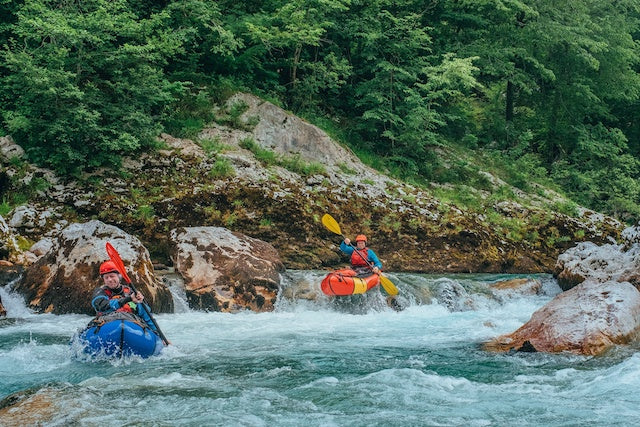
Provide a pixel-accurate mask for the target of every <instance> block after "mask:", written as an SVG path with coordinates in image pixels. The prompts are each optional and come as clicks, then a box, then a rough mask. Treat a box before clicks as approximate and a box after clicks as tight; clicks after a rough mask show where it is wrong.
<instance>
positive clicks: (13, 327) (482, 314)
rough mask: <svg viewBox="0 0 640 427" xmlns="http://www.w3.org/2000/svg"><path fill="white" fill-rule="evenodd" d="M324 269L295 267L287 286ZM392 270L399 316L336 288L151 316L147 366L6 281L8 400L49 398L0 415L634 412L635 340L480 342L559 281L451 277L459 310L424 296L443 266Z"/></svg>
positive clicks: (594, 421) (631, 417) (245, 417)
mask: <svg viewBox="0 0 640 427" xmlns="http://www.w3.org/2000/svg"><path fill="white" fill-rule="evenodd" d="M321 277H322V273H320V272H289V273H288V274H287V277H286V283H285V286H289V287H296V286H299V284H300V283H303V282H304V283H319V280H320V278H321ZM389 277H390V278H391V279H392V280H393V281H394V283H395V284H396V285H398V287H399V289H400V292H401V294H402V295H404V296H405V298H406V299H405V300H404V303H405V305H407V308H406V309H405V310H404V311H401V312H395V311H393V310H391V309H389V308H387V307H386V305H385V304H384V298H383V297H382V296H381V295H377V294H372V295H368V296H367V298H366V299H365V301H364V302H363V304H365V305H366V307H362V306H359V305H358V301H352V303H353V305H354V307H353V308H354V309H353V310H352V311H351V312H350V311H349V309H348V307H347V306H346V305H344V304H343V305H340V306H335V305H333V304H332V303H331V302H330V301H328V299H326V298H319V299H316V300H300V299H296V298H295V297H294V298H289V299H282V300H281V301H279V302H278V304H277V310H276V311H275V312H273V313H260V314H256V313H248V312H245V313H236V314H223V313H202V312H191V311H188V310H186V309H184V308H182V312H181V313H175V314H161V315H156V320H157V321H158V323H159V324H160V326H161V327H162V329H163V331H164V332H165V334H166V335H167V337H169V339H170V340H171V341H172V343H173V345H172V346H170V347H169V348H167V349H165V350H164V351H163V353H162V354H161V355H160V356H158V357H154V358H151V359H148V360H144V361H143V360H139V359H135V358H134V359H125V360H116V361H104V360H103V361H97V362H95V361H94V362H90V361H83V360H76V359H74V358H73V357H72V349H71V348H70V347H69V345H68V342H69V338H70V337H71V335H73V333H74V332H75V331H76V330H77V329H78V328H80V327H82V326H84V325H85V324H86V323H87V321H88V320H89V317H88V316H81V315H63V316H55V315H48V314H47V315H34V314H31V313H30V312H29V311H28V310H27V309H26V308H24V304H23V303H22V301H21V299H20V298H19V297H17V296H16V295H13V294H11V293H10V292H9V290H8V289H6V288H5V289H0V296H1V297H2V300H3V302H4V303H5V305H6V306H7V308H8V311H9V316H8V318H7V319H3V320H0V399H3V398H7V397H8V396H9V399H11V400H14V399H13V396H11V395H12V394H13V393H16V392H23V394H25V395H29V396H30V397H29V398H28V399H25V400H24V401H29V400H40V401H43V402H45V405H40V406H38V407H37V408H38V409H36V410H34V409H33V408H31V407H29V408H27V406H26V405H25V406H24V408H23V409H21V406H20V405H21V403H20V402H19V403H18V404H16V405H15V407H14V409H12V412H11V413H10V414H8V415H6V416H5V418H4V419H3V418H2V417H1V416H0V425H11V423H12V422H15V420H16V419H19V417H20V416H22V414H21V413H20V411H21V410H22V411H24V412H25V413H24V416H25V417H26V416H27V412H28V413H29V417H31V418H23V420H29V421H31V422H33V421H34V420H35V421H36V422H39V423H41V424H42V425H80V426H98V425H107V426H112V425H113V426H116V425H149V426H163V425H167V426H169V425H172V426H173V425H183V426H201V425H225V426H226V425H230V426H267V425H268V426H271V425H277V426H300V425H307V426H391V425H394V426H395V425H403V426H513V425H518V426H541V425H544V426H574V425H575V426H578V425H637V424H639V423H640V410H639V409H638V407H639V405H640V393H638V389H639V387H640V369H639V368H640V356H639V355H638V354H637V353H636V352H635V349H632V348H619V349H615V350H614V351H611V352H610V353H609V354H607V355H605V356H600V357H583V356H575V355H548V354H538V353H515V354H493V353H487V352H485V351H483V350H482V349H481V344H482V343H483V342H484V341H486V340H489V339H491V338H492V337H495V336H497V335H500V334H503V333H507V332H511V331H513V330H515V329H516V328H518V327H519V326H520V325H522V324H523V323H524V322H526V321H527V320H528V319H529V318H530V316H531V314H532V313H533V312H534V311H535V310H536V309H538V308H540V307H541V306H543V305H544V304H545V303H546V302H548V301H549V300H550V299H551V298H552V297H553V295H555V294H556V293H558V292H559V291H560V290H559V288H557V285H556V284H555V282H554V281H553V279H551V278H549V277H545V276H540V277H539V279H540V280H542V282H543V291H542V292H541V293H540V294H538V295H525V296H523V295H510V296H509V295H507V296H502V297H500V298H495V297H492V296H491V293H490V292H489V291H488V290H487V289H488V284H489V283H491V282H493V281H495V280H498V279H504V278H511V277H513V276H500V277H498V276H488V275H474V276H470V275H458V276H448V278H449V279H450V280H451V281H453V282H454V283H456V284H458V285H460V286H461V288H463V289H464V291H465V293H464V294H458V296H457V297H458V298H459V299H460V300H464V301H465V304H466V305H464V306H465V307H467V308H468V309H465V311H450V309H448V308H447V307H446V306H445V305H444V304H442V303H438V302H437V301H434V300H431V299H430V298H429V295H430V291H429V290H431V289H432V288H433V287H434V286H436V285H437V284H438V283H440V282H442V280H443V279H442V277H440V276H420V275H408V274H406V275H403V274H398V275H389ZM318 287H319V285H318ZM431 295H433V293H432V292H431ZM352 313H360V314H352ZM9 399H5V403H6V400H9ZM24 401H21V402H24ZM27 409H28V411H27ZM34 417H35V418H34ZM23 424H29V422H25V423H23Z"/></svg>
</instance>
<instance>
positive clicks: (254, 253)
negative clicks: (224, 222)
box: [170, 227, 284, 312]
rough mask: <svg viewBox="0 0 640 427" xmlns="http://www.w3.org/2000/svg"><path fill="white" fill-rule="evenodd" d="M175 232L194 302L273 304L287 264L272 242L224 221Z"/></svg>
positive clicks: (231, 307)
mask: <svg viewBox="0 0 640 427" xmlns="http://www.w3.org/2000/svg"><path fill="white" fill-rule="evenodd" d="M170 235H171V242H170V244H171V246H172V254H173V260H174V263H175V270H176V272H178V273H179V274H180V275H182V277H183V278H184V283H185V289H186V294H187V301H188V302H189V306H190V307H191V308H194V309H199V310H210V311H224V312H234V311H238V310H242V309H250V310H253V311H258V312H263V311H271V310H273V308H274V304H275V302H276V297H277V293H278V286H279V284H280V274H279V273H280V272H282V271H284V266H283V264H282V262H281V261H280V257H279V256H278V252H277V251H276V250H275V248H274V247H273V246H271V245H270V244H269V243H266V242H263V241H261V240H258V239H253V238H251V237H248V236H245V235H243V234H240V233H235V232H231V231H229V230H227V229H226V228H222V227H186V228H178V229H174V230H172V231H171V233H170Z"/></svg>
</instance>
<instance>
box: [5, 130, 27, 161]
mask: <svg viewBox="0 0 640 427" xmlns="http://www.w3.org/2000/svg"><path fill="white" fill-rule="evenodd" d="M0 154H1V155H2V156H3V157H4V158H5V159H7V160H11V159H12V158H14V157H17V158H18V159H21V158H23V157H24V150H23V149H22V147H20V146H19V145H18V144H16V143H15V142H14V141H13V138H11V137H10V136H2V137H0Z"/></svg>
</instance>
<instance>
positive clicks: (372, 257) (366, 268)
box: [340, 234, 382, 276]
mask: <svg viewBox="0 0 640 427" xmlns="http://www.w3.org/2000/svg"><path fill="white" fill-rule="evenodd" d="M340 250H341V251H342V252H344V253H346V254H347V255H351V266H352V267H353V269H354V270H355V271H356V273H357V274H358V275H367V276H368V275H370V274H371V271H373V272H374V273H376V274H378V273H380V270H382V263H381V262H380V260H379V259H378V256H377V255H376V253H375V252H374V251H373V250H371V249H369V248H367V236H365V235H364V234H359V235H358V236H356V246H353V245H352V244H351V240H350V239H349V238H348V237H347V238H345V239H344V241H343V242H342V243H340Z"/></svg>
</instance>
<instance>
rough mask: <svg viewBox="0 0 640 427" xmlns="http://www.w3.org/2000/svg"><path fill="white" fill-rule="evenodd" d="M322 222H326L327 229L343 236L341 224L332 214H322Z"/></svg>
mask: <svg viewBox="0 0 640 427" xmlns="http://www.w3.org/2000/svg"><path fill="white" fill-rule="evenodd" d="M322 224H324V226H325V227H327V230H329V231H331V232H332V233H335V234H339V235H341V236H342V231H340V224H338V221H336V220H335V219H333V217H332V216H331V215H329V214H324V215H323V216H322Z"/></svg>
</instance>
